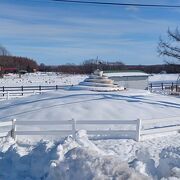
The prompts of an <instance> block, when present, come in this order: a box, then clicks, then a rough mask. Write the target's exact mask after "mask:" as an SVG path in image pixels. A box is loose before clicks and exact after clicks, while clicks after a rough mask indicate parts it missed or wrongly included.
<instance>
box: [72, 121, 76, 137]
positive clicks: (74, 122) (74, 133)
mask: <svg viewBox="0 0 180 180" xmlns="http://www.w3.org/2000/svg"><path fill="white" fill-rule="evenodd" d="M72 136H73V138H74V139H76V120H75V119H72Z"/></svg>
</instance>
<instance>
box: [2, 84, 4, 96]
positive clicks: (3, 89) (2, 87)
mask: <svg viewBox="0 0 180 180" xmlns="http://www.w3.org/2000/svg"><path fill="white" fill-rule="evenodd" d="M2 91H3V96H4V86H3V87H2Z"/></svg>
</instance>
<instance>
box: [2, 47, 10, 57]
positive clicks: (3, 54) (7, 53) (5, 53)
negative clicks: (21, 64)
mask: <svg viewBox="0 0 180 180" xmlns="http://www.w3.org/2000/svg"><path fill="white" fill-rule="evenodd" d="M9 55H10V53H9V51H8V50H7V49H6V48H5V47H4V46H2V45H0V56H9Z"/></svg>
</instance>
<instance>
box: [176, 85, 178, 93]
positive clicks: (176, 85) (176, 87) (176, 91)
mask: <svg viewBox="0 0 180 180" xmlns="http://www.w3.org/2000/svg"><path fill="white" fill-rule="evenodd" d="M176 92H178V85H177V84H176Z"/></svg>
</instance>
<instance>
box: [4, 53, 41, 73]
mask: <svg viewBox="0 0 180 180" xmlns="http://www.w3.org/2000/svg"><path fill="white" fill-rule="evenodd" d="M0 67H1V71H3V69H4V68H12V69H13V68H14V69H16V70H12V71H20V70H25V71H27V72H33V70H34V69H38V64H37V63H36V61H34V60H32V59H29V58H26V57H17V56H10V55H5V56H2V55H1V56H0Z"/></svg>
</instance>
